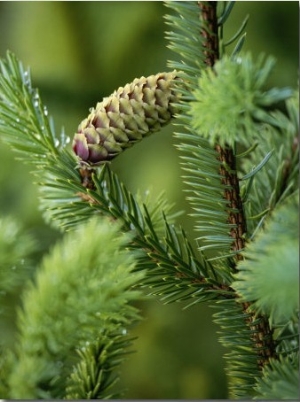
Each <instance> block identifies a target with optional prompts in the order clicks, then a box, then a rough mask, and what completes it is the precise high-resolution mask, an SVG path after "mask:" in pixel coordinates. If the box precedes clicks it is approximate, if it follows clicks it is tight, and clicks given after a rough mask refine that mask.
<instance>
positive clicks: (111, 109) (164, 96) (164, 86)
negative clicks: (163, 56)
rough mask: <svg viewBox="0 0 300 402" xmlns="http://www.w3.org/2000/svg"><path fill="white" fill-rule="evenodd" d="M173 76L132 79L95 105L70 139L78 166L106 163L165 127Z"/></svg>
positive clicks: (172, 99) (173, 98) (172, 100)
mask: <svg viewBox="0 0 300 402" xmlns="http://www.w3.org/2000/svg"><path fill="white" fill-rule="evenodd" d="M176 79H178V76H177V72H176V71H173V72H170V73H159V74H156V75H151V76H149V77H147V78H145V77H141V78H136V79H135V80H134V81H133V82H132V83H130V84H127V85H125V87H121V88H119V89H118V90H117V91H115V92H114V93H113V94H112V95H110V96H109V97H107V98H104V99H103V101H102V102H99V103H97V105H96V108H95V109H94V108H93V109H91V112H90V114H89V116H88V117H87V118H86V119H84V120H83V121H82V122H81V123H80V125H79V127H78V132H77V133H76V134H75V136H74V139H73V150H74V152H75V154H76V155H77V156H78V158H79V160H80V162H81V164H82V165H91V166H95V165H98V164H101V163H103V162H105V161H109V160H111V159H113V158H114V157H115V156H117V155H118V154H119V153H120V152H122V151H123V150H124V149H126V148H128V147H130V146H131V145H133V144H134V143H135V142H137V141H140V140H141V139H142V138H143V137H145V136H147V135H149V134H151V133H153V132H155V131H158V130H159V129H160V128H161V127H162V126H164V125H166V124H167V123H169V121H170V120H171V118H172V116H173V114H174V106H172V104H175V103H176V102H177V101H178V97H177V95H176V94H175V92H174V85H175V80H176Z"/></svg>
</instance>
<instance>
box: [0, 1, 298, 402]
mask: <svg viewBox="0 0 300 402" xmlns="http://www.w3.org/2000/svg"><path fill="white" fill-rule="evenodd" d="M297 11H298V4H297V3H296V2H276V3H272V4H271V3H268V2H238V3H237V4H236V6H235V8H234V11H233V13H232V15H231V16H230V20H229V22H228V23H227V25H226V30H225V35H226V36H228V37H230V36H231V34H232V33H234V32H235V31H236V29H237V27H238V26H239V23H240V21H241V20H242V19H243V18H244V17H245V15H246V14H248V13H249V14H250V22H249V24H248V27H247V32H248V34H247V40H246V44H245V50H247V49H251V51H252V53H253V55H254V56H256V55H258V54H259V53H260V52H261V51H265V52H267V53H270V54H273V55H274V56H275V57H276V58H277V60H278V62H277V65H276V69H275V73H274V75H273V80H274V81H273V82H272V80H271V81H270V85H272V84H273V83H274V85H276V86H286V85H290V86H293V87H294V86H295V85H296V79H297V78H296V77H297V73H296V71H297V67H298V12H297ZM165 13H166V9H165V7H164V6H163V4H162V3H160V2H132V3H131V2H130V3H129V2H105V3H102V2H16V3H15V2H1V3H0V38H1V39H0V53H1V56H4V54H5V52H6V50H7V49H10V50H12V51H13V52H14V53H16V54H17V55H18V57H19V58H20V59H21V60H22V62H23V63H24V65H25V66H26V65H30V66H31V69H32V79H33V82H34V86H35V87H38V88H39V89H40V93H41V96H42V98H43V102H44V103H45V104H46V105H47V106H48V109H49V111H50V113H51V114H52V115H53V116H54V117H55V122H56V124H57V129H58V131H59V129H60V126H61V125H64V127H65V131H66V133H67V134H68V135H70V136H72V135H73V133H74V131H75V130H76V127H77V125H78V123H79V122H80V121H81V120H82V118H83V117H85V115H86V114H87V111H88V108H89V107H91V106H93V105H94V104H95V103H96V102H97V101H99V100H101V99H102V97H103V96H106V95H108V94H110V93H111V92H112V91H113V90H114V89H116V88H117V87H118V86H120V85H123V84H125V83H126V82H130V81H132V80H133V79H134V78H135V77H139V76H141V75H145V76H147V75H149V74H153V73H156V72H158V71H164V70H166V60H167V59H169V58H174V55H173V54H171V52H170V51H169V50H167V49H166V43H167V42H166V40H162V38H163V37H164V30H165V28H166V27H165V25H164V21H163V18H162V17H163V15H164V14H165ZM279 25H280V30H279V29H278V26H279ZM173 142H174V140H173V139H172V136H171V128H166V129H164V130H163V131H162V132H160V133H159V134H157V135H154V136H152V137H150V138H148V139H146V140H145V141H143V142H142V143H140V144H139V145H137V146H136V147H134V148H133V149H130V150H128V151H126V152H125V153H124V154H123V155H121V156H120V157H119V158H117V159H116V160H115V161H113V163H112V167H113V170H115V171H116V172H117V173H118V174H119V176H120V179H121V180H123V181H124V182H125V183H126V185H127V187H128V188H129V189H130V190H132V191H134V192H135V191H136V190H137V189H140V190H141V191H145V190H147V188H149V187H150V188H153V189H154V190H155V192H157V194H158V193H160V191H161V190H162V189H165V191H166V195H167V198H168V199H169V200H170V201H171V202H172V201H173V202H175V203H176V207H177V208H178V209H180V208H184V209H185V210H186V211H187V210H188V206H187V205H186V204H185V202H184V195H183V194H182V184H181V179H180V174H181V172H180V170H179V164H178V155H177V152H176V150H175V149H174V147H173V146H172V144H173ZM132 161H134V163H132ZM29 171H30V168H29V167H26V166H25V167H24V165H23V164H22V163H21V162H18V161H16V160H15V159H14V155H13V153H12V152H11V151H10V150H9V149H8V147H7V146H4V145H3V146H2V148H1V149H0V183H1V191H0V210H1V215H2V216H3V215H7V214H10V215H13V216H14V217H15V219H16V220H17V222H18V223H19V224H21V225H22V226H23V227H24V228H25V230H27V231H28V232H29V233H30V236H31V237H30V240H29V238H28V241H32V240H31V238H33V239H34V241H36V242H38V245H39V247H38V252H36V253H35V254H34V255H33V258H34V259H35V260H39V259H40V257H41V255H42V254H43V253H44V252H45V251H46V250H48V248H49V247H50V246H51V245H52V244H54V243H55V242H56V241H57V239H58V238H59V237H60V234H59V233H58V232H56V231H54V230H52V229H50V228H49V227H48V226H46V225H45V224H44V222H43V220H42V217H41V214H40V213H39V211H38V208H37V205H38V203H37V188H36V187H35V186H34V184H32V176H31V175H29ZM189 219H190V218H189ZM179 220H180V218H179ZM181 223H182V224H183V226H184V227H185V228H186V229H187V230H191V225H190V221H189V220H188V219H187V218H185V219H184V221H183V222H182V221H181ZM1 225H2V222H1ZM20 243H21V240H20ZM29 269H30V268H29ZM140 307H141V308H142V310H143V311H144V316H145V317H147V318H146V319H145V320H144V322H142V324H140V325H139V326H138V327H137V328H136V330H135V334H136V335H138V336H139V339H138V341H137V342H136V343H135V348H136V349H137V350H138V353H136V354H135V355H132V356H130V358H129V359H128V361H127V362H126V363H125V365H123V370H122V371H123V375H122V377H121V381H122V382H124V384H126V387H128V389H129V391H128V393H127V394H126V397H127V398H130V397H134V398H152V399H155V398H160V399H162V398H196V397H197V399H199V398H207V399H209V398H224V397H225V396H226V385H225V376H224V374H223V361H222V357H221V353H222V350H221V346H220V345H219V344H218V342H217V337H216V334H215V332H216V329H217V327H216V326H215V325H214V324H212V323H211V312H210V311H209V309H208V308H207V307H206V306H205V305H197V306H196V307H193V308H191V309H189V310H187V311H184V312H183V311H182V310H181V307H182V306H181V305H178V304H175V305H168V306H164V308H162V306H161V303H160V302H159V301H155V300H153V299H151V302H150V301H149V302H144V303H143V305H141V306H140ZM0 325H1V328H0V330H1V331H2V330H4V328H5V329H6V330H7V331H8V334H7V336H8V338H9V336H10V332H9V329H10V328H13V325H14V323H13V322H12V321H11V320H10V319H9V318H7V319H6V321H5V322H1V323H0ZM137 372H138V373H140V375H139V379H138V381H137V379H136V373H137ZM154 384H155V386H154ZM216 384H218V387H216Z"/></svg>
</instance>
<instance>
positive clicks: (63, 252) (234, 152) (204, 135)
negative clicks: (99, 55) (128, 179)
mask: <svg viewBox="0 0 300 402" xmlns="http://www.w3.org/2000/svg"><path fill="white" fill-rule="evenodd" d="M166 5H167V6H168V7H169V8H170V9H171V10H172V14H170V15H168V16H167V17H166V19H167V23H168V24H169V26H170V27H171V31H170V32H168V33H167V36H168V39H169V46H170V48H171V49H172V50H174V51H175V52H176V53H178V54H179V55H180V61H179V62H178V61H177V62H175V61H173V62H170V63H169V66H170V67H171V68H172V69H175V70H176V78H175V75H174V82H171V83H170V84H171V85H172V87H173V85H174V87H173V89H172V91H174V92H172V96H173V98H172V101H173V104H172V115H173V114H174V113H175V119H174V123H175V125H176V126H175V127H176V134H175V136H176V138H177V140H178V145H177V147H178V149H179V151H180V154H181V158H182V168H183V171H184V181H185V183H186V185H187V189H188V194H189V195H188V200H189V202H190V203H191V206H192V208H193V214H192V215H193V217H194V220H195V229H196V231H197V232H198V237H197V239H196V240H197V244H198V245H199V247H198V250H197V252H194V251H193V248H192V244H191V243H190V240H189V239H188V238H187V236H186V234H185V232H184V230H183V229H182V228H178V227H177V226H176V225H174V224H173V220H174V217H175V215H176V214H175V215H174V214H173V215H172V214H171V213H170V207H169V206H168V205H167V204H166V202H165V200H164V199H163V197H161V198H160V200H159V202H158V203H156V204H155V205H154V206H153V205H151V202H150V203H149V202H146V200H143V199H141V197H138V196H134V195H132V194H131V193H130V192H129V191H128V190H127V188H126V187H125V186H124V184H123V183H121V182H120V180H119V178H118V176H117V175H116V174H115V173H114V172H113V171H112V170H111V168H110V166H109V164H107V163H102V164H100V166H99V165H97V166H95V164H94V163H92V164H90V161H89V160H88V159H87V158H85V160H84V162H85V163H80V164H78V159H77V157H76V155H74V153H73V151H70V150H69V149H68V142H69V138H68V137H66V136H65V135H64V134H63V133H62V134H61V135H57V134H56V133H55V130H54V125H53V123H52V120H51V119H50V118H49V115H48V111H47V109H46V108H45V107H44V106H43V104H42V101H41V99H40V96H39V93H38V91H37V90H35V89H33V88H32V85H31V79H30V76H29V72H28V71H26V70H25V69H24V68H23V66H22V64H21V63H20V62H19V61H18V59H17V58H16V56H15V55H14V54H12V53H10V52H8V53H7V56H6V58H4V59H2V60H1V63H0V71H1V74H0V131H1V137H2V139H3V140H4V141H6V142H7V143H9V144H10V145H11V147H12V148H13V149H14V150H15V151H16V152H17V155H18V158H19V159H22V160H23V161H24V162H26V163H30V164H31V165H32V167H33V174H34V175H35V176H36V177H37V178H38V183H39V188H40V192H41V208H42V210H43V211H44V216H45V219H46V220H47V222H49V223H50V224H52V225H56V226H59V227H60V228H61V229H62V231H66V230H67V229H68V230H69V233H66V234H65V235H64V238H63V240H62V242H61V243H59V244H57V245H56V246H55V247H54V248H53V250H52V251H51V252H50V254H49V255H48V256H46V257H45V258H44V259H43V261H42V263H41V266H40V267H39V269H38V270H37V271H36V273H35V275H34V281H33V282H31V280H29V277H30V274H29V273H28V272H31V271H30V269H29V271H28V272H27V271H26V270H21V271H20V274H19V270H11V269H8V268H10V267H11V266H17V264H19V263H20V261H26V264H28V261H29V260H27V259H26V258H27V255H29V254H30V252H31V251H32V248H33V245H32V242H31V239H30V238H29V237H26V235H24V236H25V237H24V242H23V243H22V242H21V244H23V248H22V247H21V249H19V248H18V246H17V244H18V245H19V244H20V241H19V242H18V243H17V244H16V245H14V244H13V243H12V242H11V241H10V239H11V238H12V236H14V235H16V233H17V231H18V230H19V229H18V228H16V226H14V223H13V222H12V221H10V220H8V221H5V222H4V221H3V222H4V223H3V225H2V226H3V227H4V230H7V231H8V236H3V237H1V238H0V240H1V241H0V247H1V248H3V250H4V251H5V252H6V251H7V250H11V252H10V253H5V252H4V253H3V256H4V257H3V256H2V259H4V261H2V264H1V272H0V274H1V278H2V279H3V280H2V281H1V285H0V286H1V293H0V296H1V297H2V296H5V295H6V294H7V293H9V292H14V291H15V289H16V288H18V287H19V286H20V284H21V282H22V281H24V276H25V278H27V279H28V280H27V281H25V285H24V287H23V288H22V295H21V302H22V303H21V308H19V309H17V311H16V314H17V323H18V334H17V339H16V345H15V346H14V347H10V348H5V342H7V340H5V339H3V340H2V345H1V360H0V379H1V383H0V384H1V385H0V390H1V397H2V398H8V399H9V398H20V399H23V398H33V399H39V398H46V399H51V398H60V399H61V398H66V399H97V398H99V399H102V398H110V397H114V395H113V394H111V393H110V387H111V385H112V384H113V383H114V382H115V380H116V372H115V367H117V366H118V365H119V364H120V362H121V361H122V359H123V358H124V354H126V353H127V352H128V347H129V345H131V343H132V339H131V338H130V336H129V335H127V331H128V329H129V328H130V326H131V325H132V323H134V322H135V321H136V320H138V318H139V314H138V311H137V309H136V308H135V307H133V305H132V302H133V301H135V300H139V299H140V298H141V297H142V295H141V292H140V291H139V290H137V286H140V287H141V286H142V287H148V288H150V292H151V293H152V294H153V295H159V296H160V297H161V299H162V300H163V301H164V302H166V303H170V302H174V301H186V305H187V306H190V305H192V304H195V303H199V302H202V301H206V302H209V303H210V305H211V306H212V307H214V308H215V309H216V313H215V314H214V320H215V322H216V323H218V324H219V325H220V328H221V332H220V342H221V343H222V344H223V345H224V346H225V347H226V348H227V350H228V351H227V352H226V354H225V356H224V357H225V359H226V361H227V367H226V372H227V375H228V383H229V391H230V397H231V398H253V399H297V398H299V387H298V381H297V380H298V378H297V371H298V334H297V332H298V327H297V313H298V310H299V306H298V298H297V292H298V283H299V280H298V274H297V258H296V255H297V240H298V227H297V222H298V219H297V217H298V207H299V202H298V190H297V183H298V154H299V142H298V137H297V133H298V120H299V119H298V98H297V95H296V92H295V91H292V90H291V89H289V88H283V89H278V88H273V89H267V88H266V82H267V79H268V77H269V75H270V73H271V71H272V68H273V66H274V59H273V58H270V57H269V58H266V57H265V56H261V57H260V58H259V59H258V60H257V61H254V60H253V57H252V55H251V54H250V53H247V54H244V53H243V52H242V51H241V49H242V45H243V42H244V40H245V34H244V29H245V26H246V23H247V20H246V19H245V21H244V22H243V23H242V25H241V28H240V29H239V31H238V32H237V34H236V35H235V36H234V37H233V38H232V39H231V40H230V41H228V42H227V43H224V40H223V30H224V24H225V23H226V20H227V18H228V16H229V14H230V12H231V10H232V7H233V3H232V2H228V3H219V2H170V3H167V4H166ZM234 42H235V43H236V45H235V48H234V51H233V53H232V54H230V55H228V54H227V50H226V49H227V45H228V44H232V43H234ZM163 76H165V75H163ZM168 77H169V76H168ZM172 77H173V76H172ZM142 80H144V83H145V79H144V78H143V79H142ZM152 81H153V82H152ZM152 81H151V83H152V84H153V85H157V80H152ZM134 83H135V84H133V86H129V87H130V88H131V89H130V90H132V93H135V92H134V91H135V85H137V86H138V87H139V86H140V88H143V82H141V81H139V80H135V81H134ZM151 83H150V84H149V82H147V85H150V86H151V85H152V84H151ZM153 90H154V92H152V93H155V91H156V89H155V88H153ZM160 90H161V91H162V93H161V96H163V92H164V90H165V89H164V86H163V87H162V89H161V88H160ZM121 92H122V91H121ZM121 92H120V91H119V93H121ZM129 98H130V96H129ZM134 99H135V103H136V102H138V101H139V99H140V98H139V97H138V96H137V97H135V98H134ZM145 99H146V101H147V99H148V100H149V102H150V104H151V102H155V101H157V99H158V98H157V97H155V96H154V97H152V98H151V97H150V98H149V97H148V98H147V97H146V98H145ZM151 99H152V100H151ZM108 101H109V100H108ZM279 102H281V103H282V102H284V103H285V108H282V107H281V108H279V106H278V103H279ZM158 103H159V101H158ZM136 106H137V107H136V108H135V111H134V113H133V114H132V115H130V113H129V114H127V115H126V117H124V116H122V115H121V111H120V110H119V111H120V116H118V115H114V116H113V119H112V120H113V124H112V127H114V124H115V123H114V122H117V121H118V119H119V120H120V119H121V120H122V118H123V119H124V118H126V124H125V123H124V125H123V123H122V121H121V120H120V121H119V123H118V124H119V126H118V129H120V127H127V128H128V127H130V130H131V131H130V141H132V142H133V143H134V142H135V140H140V139H141V135H140V133H139V132H138V131H137V132H136V131H135V130H134V127H135V125H136V124H137V123H138V122H139V124H140V125H141V124H142V121H141V119H142V118H147V119H148V122H149V121H150V120H151V119H152V120H151V124H152V125H153V126H155V127H158V126H159V125H161V123H160V122H159V121H157V125H156V122H155V119H158V114H157V111H155V107H154V108H153V103H152V107H150V106H149V108H148V106H147V105H146V106H145V105H144V106H143V110H144V111H142V109H141V108H139V106H138V105H136ZM167 107H168V106H167ZM173 108H174V110H175V112H173ZM145 110H146V111H147V112H146V113H145ZM106 112H107V113H110V112H111V109H110V108H108V109H107V110H106V109H105V110H104V111H103V110H102V112H101V113H104V114H105V113H106ZM113 112H114V113H116V110H114V111H113ZM117 112H118V111H117ZM148 112H149V115H147V113H148ZM95 113H97V109H96V111H95ZM151 113H153V114H152V115H151ZM117 114H118V113H117ZM169 117H171V116H170V115H169ZM169 117H168V118H169ZM109 118H111V116H110V117H109ZM105 119H106V117H105V116H104V120H105ZM149 119H150V120H149ZM165 123H166V121H165V120H164V121H163V124H165ZM132 127H133V129H132ZM113 131H114V130H113ZM150 131H151V130H150ZM101 133H102V134H101V135H100V137H99V138H100V139H99V138H98V137H97V141H98V139H99V141H100V142H99V144H100V143H101V144H102V142H103V144H104V142H105V138H106V137H105V135H106V134H105V135H104V134H103V132H101ZM86 135H87V137H86V138H87V140H88V141H93V139H91V138H94V137H89V135H90V133H89V132H88V133H87V134H86ZM118 135H120V134H118ZM124 136H125V133H124ZM135 136H136V138H134V137H135ZM104 137H105V138H104ZM76 138H77V139H78V135H77V137H76ZM124 138H125V137H124ZM76 141H77V140H76ZM84 141H85V140H84ZM101 141H102V142H101ZM97 144H98V143H97ZM101 144H100V145H101ZM121 148H122V147H121ZM121 148H120V149H119V148H118V149H117V153H118V152H119V151H120V150H121ZM74 149H75V151H76V152H77V151H78V147H77V146H75V147H74ZM113 152H114V150H113ZM77 153H78V152H77ZM82 155H83V154H82V153H80V152H79V155H78V156H79V157H81V156H82ZM114 156H115V155H114ZM100 159H101V158H100ZM86 162H87V163H86ZM101 162H103V161H102V160H101ZM107 217H109V218H107ZM5 228H6V229H5ZM2 231H3V230H2ZM5 256H7V257H5ZM26 264H25V265H26ZM26 272H27V273H26ZM4 299H5V297H4ZM1 300H3V298H2V299H1ZM0 312H1V313H2V314H3V307H2V306H1V311H0Z"/></svg>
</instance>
